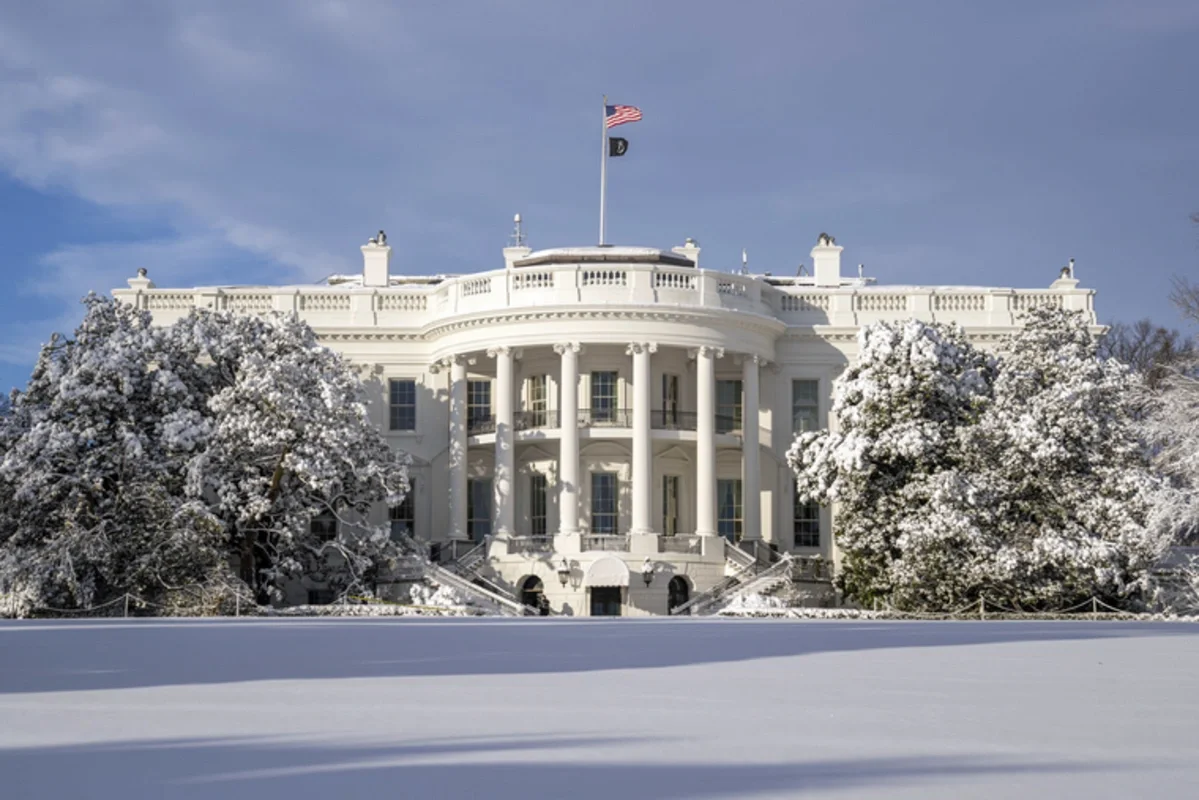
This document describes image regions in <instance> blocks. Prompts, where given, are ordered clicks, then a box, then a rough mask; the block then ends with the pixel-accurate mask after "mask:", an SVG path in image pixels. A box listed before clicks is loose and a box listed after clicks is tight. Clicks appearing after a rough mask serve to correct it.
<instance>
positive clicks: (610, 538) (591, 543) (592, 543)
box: [583, 533, 629, 553]
mask: <svg viewBox="0 0 1199 800" xmlns="http://www.w3.org/2000/svg"><path fill="white" fill-rule="evenodd" d="M583 550H584V551H588V550H608V551H616V552H621V553H627V552H628V551H629V537H628V536H627V535H625V536H621V535H613V534H606V533H601V534H587V535H586V536H584V537H583Z"/></svg>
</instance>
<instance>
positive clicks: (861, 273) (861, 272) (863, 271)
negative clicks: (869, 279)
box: [858, 264, 866, 280]
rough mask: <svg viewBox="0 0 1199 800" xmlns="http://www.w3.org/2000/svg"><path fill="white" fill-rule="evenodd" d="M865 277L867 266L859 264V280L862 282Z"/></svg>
mask: <svg viewBox="0 0 1199 800" xmlns="http://www.w3.org/2000/svg"><path fill="white" fill-rule="evenodd" d="M865 277H866V265H865V264H858V280H862V279H863V278H865Z"/></svg>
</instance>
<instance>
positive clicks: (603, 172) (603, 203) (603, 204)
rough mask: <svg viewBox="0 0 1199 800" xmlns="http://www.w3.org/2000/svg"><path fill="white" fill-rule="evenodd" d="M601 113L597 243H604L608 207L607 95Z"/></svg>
mask: <svg viewBox="0 0 1199 800" xmlns="http://www.w3.org/2000/svg"><path fill="white" fill-rule="evenodd" d="M602 111H603V113H602V114H601V115H600V119H601V121H602V124H603V126H604V135H603V137H602V138H601V140H600V143H601V145H602V147H603V152H602V153H601V155H600V231H599V233H600V237H599V243H600V244H601V245H602V244H603V243H604V233H605V227H604V222H605V220H604V214H605V211H606V208H607V205H608V95H604V106H603V109H602Z"/></svg>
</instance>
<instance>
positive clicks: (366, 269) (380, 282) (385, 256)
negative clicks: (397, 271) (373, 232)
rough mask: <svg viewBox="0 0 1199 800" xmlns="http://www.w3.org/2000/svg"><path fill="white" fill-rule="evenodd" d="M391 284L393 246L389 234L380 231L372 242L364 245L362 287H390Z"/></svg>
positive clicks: (373, 237) (372, 238)
mask: <svg viewBox="0 0 1199 800" xmlns="http://www.w3.org/2000/svg"><path fill="white" fill-rule="evenodd" d="M390 284H391V246H390V245H388V244H387V234H386V233H384V232H383V231H379V235H378V236H372V237H371V239H370V241H368V242H367V243H366V244H364V245H362V285H363V286H389V285H390Z"/></svg>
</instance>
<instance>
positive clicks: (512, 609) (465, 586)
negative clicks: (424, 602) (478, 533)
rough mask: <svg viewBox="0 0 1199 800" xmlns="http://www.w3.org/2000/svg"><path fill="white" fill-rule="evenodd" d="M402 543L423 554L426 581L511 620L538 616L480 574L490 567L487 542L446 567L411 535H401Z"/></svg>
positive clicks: (411, 550) (409, 548)
mask: <svg viewBox="0 0 1199 800" xmlns="http://www.w3.org/2000/svg"><path fill="white" fill-rule="evenodd" d="M400 541H401V543H402V544H403V545H404V547H405V548H406V549H407V550H409V551H410V552H411V553H416V554H421V556H420V557H421V567H422V569H423V576H422V577H424V579H425V580H427V581H430V582H432V583H436V584H437V585H439V586H449V587H450V588H451V589H454V590H455V591H457V592H459V593H461V594H463V595H465V596H466V597H469V598H471V599H473V600H475V601H476V602H478V603H479V604H480V605H482V606H484V607H486V608H490V609H492V610H494V611H495V612H496V613H498V614H502V615H504V616H507V617H524V616H531V615H535V614H536V613H537V612H536V611H535V610H534V609H531V608H529V607H528V606H526V605H524V604H523V603H521V602H520V601H519V600H517V599H516V598H515V597H514V596H513V595H512V593H511V592H509V591H507V590H506V589H504V588H503V587H502V586H498V585H497V584H495V583H494V582H492V581H491V580H488V579H487V578H486V577H484V576H483V575H481V574H480V568H481V567H482V566H484V565H485V564H486V563H487V543H486V542H480V543H479V544H478V545H477V546H475V547H473V548H471V549H470V550H468V551H467V552H465V553H463V554H462V555H461V556H459V557H458V558H457V559H455V560H454V561H451V562H449V563H448V564H446V565H444V566H443V565H441V564H435V563H433V562H432V561H430V560H429V559H428V558H427V557H425V556H424V555H423V553H424V549H423V547H422V546H421V544H420V543H419V542H417V541H416V540H415V539H413V538H411V537H410V536H408V535H407V534H400ZM480 584H482V585H480Z"/></svg>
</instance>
